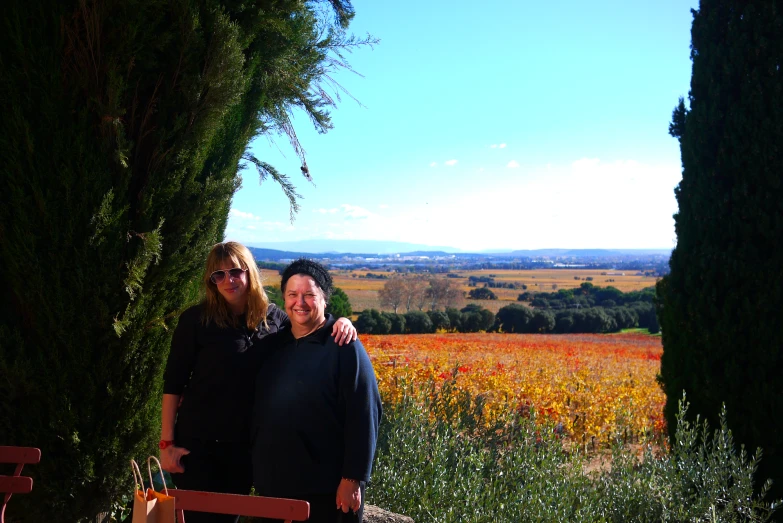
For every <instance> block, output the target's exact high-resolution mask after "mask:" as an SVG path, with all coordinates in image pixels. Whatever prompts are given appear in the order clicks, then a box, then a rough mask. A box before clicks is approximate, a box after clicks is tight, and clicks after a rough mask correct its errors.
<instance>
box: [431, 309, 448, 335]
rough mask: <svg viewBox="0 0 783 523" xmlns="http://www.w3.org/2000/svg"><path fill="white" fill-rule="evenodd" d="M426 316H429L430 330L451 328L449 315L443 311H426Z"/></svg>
mask: <svg viewBox="0 0 783 523" xmlns="http://www.w3.org/2000/svg"><path fill="white" fill-rule="evenodd" d="M427 316H429V318H430V321H431V322H432V330H434V331H436V332H437V331H439V330H449V329H450V328H451V321H450V320H449V315H448V314H446V313H445V312H443V311H427Z"/></svg>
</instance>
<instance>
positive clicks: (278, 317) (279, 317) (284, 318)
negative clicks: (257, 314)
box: [266, 303, 291, 330]
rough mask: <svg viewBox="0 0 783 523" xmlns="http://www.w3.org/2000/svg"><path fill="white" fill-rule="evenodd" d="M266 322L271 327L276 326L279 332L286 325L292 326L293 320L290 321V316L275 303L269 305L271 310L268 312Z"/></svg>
mask: <svg viewBox="0 0 783 523" xmlns="http://www.w3.org/2000/svg"><path fill="white" fill-rule="evenodd" d="M266 321H267V323H269V325H270V326H271V325H274V326H275V327H277V329H275V330H279V329H280V327H282V326H284V325H285V326H288V325H290V324H291V320H289V319H288V314H286V313H285V311H284V310H283V309H281V308H280V307H278V306H277V305H275V304H274V303H270V304H269V308H268V309H267V311H266Z"/></svg>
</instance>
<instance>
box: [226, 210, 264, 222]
mask: <svg viewBox="0 0 783 523" xmlns="http://www.w3.org/2000/svg"><path fill="white" fill-rule="evenodd" d="M228 214H229V216H233V217H234V218H244V219H245V220H256V221H258V220H260V219H261V218H260V217H258V216H256V215H254V214H253V213H250V212H244V211H240V210H239V209H231V210H230V211H228Z"/></svg>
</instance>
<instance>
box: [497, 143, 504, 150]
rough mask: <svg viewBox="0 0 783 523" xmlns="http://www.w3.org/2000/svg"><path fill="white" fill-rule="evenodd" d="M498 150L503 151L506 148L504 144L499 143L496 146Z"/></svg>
mask: <svg viewBox="0 0 783 523" xmlns="http://www.w3.org/2000/svg"><path fill="white" fill-rule="evenodd" d="M498 148H499V149H505V148H506V144H504V143H501V144H500V145H498Z"/></svg>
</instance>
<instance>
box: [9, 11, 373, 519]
mask: <svg viewBox="0 0 783 523" xmlns="http://www.w3.org/2000/svg"><path fill="white" fill-rule="evenodd" d="M329 3H330V4H331V5H332V7H333V8H334V9H333V10H334V13H332V14H330V13H329V12H328V10H325V9H324V8H323V7H324V4H321V3H319V2H301V1H299V0H283V1H280V2H269V1H258V2H251V3H236V2H225V3H221V2H219V1H217V0H197V1H194V2H179V1H173V2H160V1H152V0H130V1H127V2H116V1H109V2H98V3H96V2H90V1H85V2H76V1H73V0H70V1H65V2H60V1H53V0H48V1H46V0H44V1H42V2H35V3H32V4H31V3H30V2H23V1H21V0H11V1H10V2H6V3H5V4H4V17H3V25H2V30H0V48H2V49H3V59H2V63H1V64H0V73H1V74H0V103H1V104H2V112H3V118H2V119H0V151H2V158H3V168H4V172H3V176H2V177H0V194H2V195H3V205H2V206H0V265H2V267H3V268H4V270H3V272H2V275H0V286H2V288H3V290H4V291H3V293H2V297H0V376H2V377H3V379H2V380H0V442H2V443H3V444H17V445H34V446H38V447H40V448H41V449H42V451H43V459H42V460H41V464H40V465H37V466H36V467H31V469H30V473H31V474H32V475H33V476H34V477H35V484H36V487H35V488H34V489H33V492H32V494H29V495H26V496H19V498H18V499H16V498H14V501H13V503H11V505H10V507H9V511H10V515H9V516H10V517H14V516H15V515H18V514H24V517H25V518H27V520H29V521H55V520H56V521H77V520H83V519H92V518H94V516H95V514H97V513H98V512H101V511H104V510H107V509H108V508H109V507H110V505H111V503H112V500H116V499H118V498H119V496H120V495H122V494H123V493H127V492H128V491H129V489H130V481H129V475H128V460H129V458H131V457H139V456H146V455H148V454H151V453H154V452H156V447H155V441H156V440H157V439H158V436H159V426H160V421H159V419H160V387H161V374H162V370H163V365H164V362H165V359H166V355H167V353H168V345H169V337H170V334H171V332H172V329H173V327H174V323H175V321H176V318H177V317H178V313H179V311H181V310H182V309H183V308H184V307H185V306H187V305H188V304H189V303H192V302H193V301H194V299H195V298H197V294H196V293H195V292H194V289H196V288H197V287H198V281H199V277H200V272H201V270H202V266H203V262H204V259H205V257H206V254H207V252H208V251H209V249H210V247H211V246H212V244H214V243H215V242H217V241H219V240H221V239H222V238H223V231H224V229H225V225H226V220H227V216H228V210H229V205H230V199H231V196H232V194H233V192H234V190H235V189H236V188H237V187H238V185H239V183H240V178H239V168H238V166H239V165H240V163H242V164H245V163H247V162H250V163H251V164H255V165H256V167H259V168H260V169H262V172H261V177H262V179H263V178H264V176H267V177H271V178H273V179H277V180H278V181H281V180H282V178H281V175H280V173H276V172H275V171H273V170H272V169H271V168H270V166H267V165H266V164H263V163H260V164H259V163H256V162H255V161H254V160H253V159H252V158H250V157H249V156H247V155H246V147H247V145H248V142H249V141H250V140H251V139H252V138H253V137H255V136H258V135H259V134H269V133H279V132H283V133H285V134H286V135H288V136H289V138H290V139H291V140H292V143H293V144H294V147H295V149H296V150H297V152H298V154H300V156H301V147H299V146H298V142H297V141H296V136H295V134H294V132H293V129H292V127H291V123H290V120H289V117H288V114H289V111H290V110H291V109H293V108H295V107H299V108H302V109H304V110H305V111H306V112H307V113H308V115H309V116H310V117H311V120H312V122H313V124H314V125H315V126H316V128H317V129H318V130H320V131H324V130H326V129H328V128H329V127H330V122H329V115H328V109H329V107H330V106H331V105H333V102H334V100H333V99H332V97H330V96H329V95H328V94H327V93H326V92H325V91H324V90H323V89H322V86H321V83H322V82H329V81H330V76H329V74H330V72H331V71H332V70H333V69H334V68H335V67H341V66H343V67H344V66H345V62H344V60H343V59H342V57H341V56H340V54H339V53H340V52H341V49H342V50H344V49H346V48H351V47H353V46H354V45H357V44H361V43H362V41H356V40H354V39H352V38H350V37H346V36H345V34H344V32H343V29H344V28H345V26H347V23H348V21H349V20H350V18H351V16H352V9H351V6H350V3H349V2H347V1H343V0H331V1H330V2H329ZM364 42H365V43H371V41H370V40H365V41H364ZM243 157H244V160H243ZM302 161H303V167H305V171H306V165H304V158H303V157H302ZM263 169H266V171H263ZM265 173H266V174H265ZM284 189H286V187H285V185H284ZM286 190H287V189H286ZM287 193H288V190H287ZM19 275H24V277H20V276H19Z"/></svg>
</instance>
